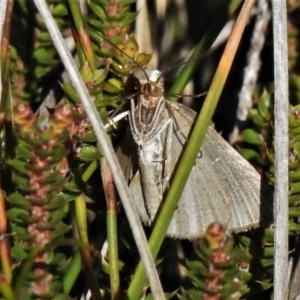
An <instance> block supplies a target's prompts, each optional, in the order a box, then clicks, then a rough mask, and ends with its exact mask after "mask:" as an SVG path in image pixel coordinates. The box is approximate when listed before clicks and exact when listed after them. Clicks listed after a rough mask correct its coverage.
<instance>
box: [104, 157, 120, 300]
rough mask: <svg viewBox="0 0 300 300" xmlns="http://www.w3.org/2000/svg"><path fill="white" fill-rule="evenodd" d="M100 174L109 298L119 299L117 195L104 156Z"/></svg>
mask: <svg viewBox="0 0 300 300" xmlns="http://www.w3.org/2000/svg"><path fill="white" fill-rule="evenodd" d="M101 175H102V181H103V188H104V193H105V198H106V207H107V209H106V210H107V216H106V222H107V241H108V257H109V277H110V290H111V299H114V300H117V299H120V274H119V256H118V232H117V195H116V192H115V187H114V183H113V179H112V175H111V173H110V169H109V167H108V164H107V162H106V160H105V158H102V159H101Z"/></svg>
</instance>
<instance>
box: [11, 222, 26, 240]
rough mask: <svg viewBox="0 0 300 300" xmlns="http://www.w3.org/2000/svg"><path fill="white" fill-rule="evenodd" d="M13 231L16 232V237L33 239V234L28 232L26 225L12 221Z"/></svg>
mask: <svg viewBox="0 0 300 300" xmlns="http://www.w3.org/2000/svg"><path fill="white" fill-rule="evenodd" d="M10 226H11V227H12V232H13V233H14V237H16V238H17V239H22V240H28V239H31V236H30V235H29V233H28V232H27V228H26V227H24V225H19V224H16V223H11V224H10Z"/></svg>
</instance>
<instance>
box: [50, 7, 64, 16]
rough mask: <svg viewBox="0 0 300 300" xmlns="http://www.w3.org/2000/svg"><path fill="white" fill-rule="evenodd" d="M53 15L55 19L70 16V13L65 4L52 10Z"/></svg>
mask: <svg viewBox="0 0 300 300" xmlns="http://www.w3.org/2000/svg"><path fill="white" fill-rule="evenodd" d="M51 14H52V15H53V16H54V17H64V16H67V15H68V11H67V9H66V6H65V5H64V4H57V5H55V6H54V7H53V8H52V9H51Z"/></svg>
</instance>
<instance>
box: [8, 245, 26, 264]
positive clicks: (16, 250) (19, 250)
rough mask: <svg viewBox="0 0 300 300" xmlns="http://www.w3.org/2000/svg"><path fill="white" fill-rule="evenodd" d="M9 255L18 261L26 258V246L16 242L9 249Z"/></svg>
mask: <svg viewBox="0 0 300 300" xmlns="http://www.w3.org/2000/svg"><path fill="white" fill-rule="evenodd" d="M11 255H12V257H13V258H15V259H16V260H18V261H22V260H24V259H26V258H27V256H28V246H27V245H24V244H23V245H22V244H17V245H15V246H14V247H12V249H11Z"/></svg>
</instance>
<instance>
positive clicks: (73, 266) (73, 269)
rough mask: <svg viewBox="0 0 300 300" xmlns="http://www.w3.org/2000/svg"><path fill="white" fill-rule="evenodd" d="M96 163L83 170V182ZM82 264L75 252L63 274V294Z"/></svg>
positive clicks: (93, 170)
mask: <svg viewBox="0 0 300 300" xmlns="http://www.w3.org/2000/svg"><path fill="white" fill-rule="evenodd" d="M97 166H98V163H97V161H93V162H92V163H91V164H90V165H89V166H88V168H87V169H86V170H85V172H84V173H83V175H82V179H83V181H85V182H86V181H87V180H88V179H89V178H90V177H91V175H92V174H93V173H94V172H95V170H96V169H97ZM82 205H83V203H81V204H78V207H79V208H80V207H81V206H82ZM84 210H85V211H86V208H84ZM81 222H83V220H82V221H81ZM81 226H82V227H83V228H84V227H86V226H87V225H86V224H85V225H83V223H81ZM81 264H82V259H81V254H80V252H79V251H77V252H76V253H75V254H74V256H73V257H72V261H71V263H70V265H69V267H68V270H67V272H66V273H65V274H64V277H63V290H64V293H69V292H70V290H71V289H72V287H73V285H74V283H75V281H76V279H77V277H78V275H79V273H80V271H81V266H82V265H81Z"/></svg>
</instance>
